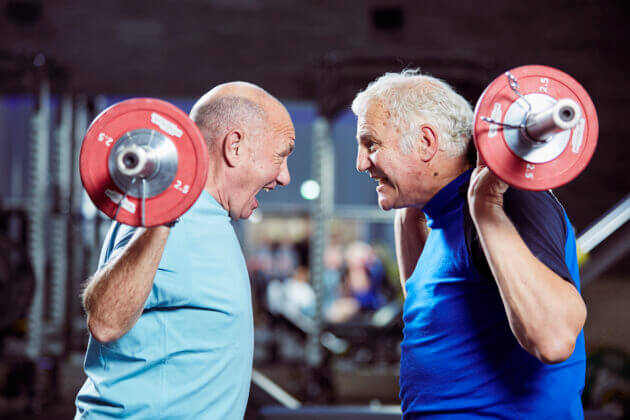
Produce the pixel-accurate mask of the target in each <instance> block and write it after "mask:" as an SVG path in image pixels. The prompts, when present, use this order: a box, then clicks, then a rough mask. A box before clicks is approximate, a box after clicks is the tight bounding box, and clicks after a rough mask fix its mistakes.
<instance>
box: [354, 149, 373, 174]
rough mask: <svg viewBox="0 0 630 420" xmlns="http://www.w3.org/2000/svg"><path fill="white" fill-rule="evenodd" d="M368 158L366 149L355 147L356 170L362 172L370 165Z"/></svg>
mask: <svg viewBox="0 0 630 420" xmlns="http://www.w3.org/2000/svg"><path fill="white" fill-rule="evenodd" d="M370 165H371V164H370V160H369V159H368V156H367V150H365V149H363V148H362V147H358V148H357V171H359V172H364V171H367V170H368V168H369V167H370Z"/></svg>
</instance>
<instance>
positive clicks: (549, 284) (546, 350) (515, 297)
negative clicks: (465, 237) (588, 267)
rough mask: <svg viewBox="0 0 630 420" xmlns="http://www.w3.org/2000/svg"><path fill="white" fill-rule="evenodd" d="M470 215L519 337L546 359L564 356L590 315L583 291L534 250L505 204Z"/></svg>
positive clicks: (522, 343) (534, 351)
mask: <svg viewBox="0 0 630 420" xmlns="http://www.w3.org/2000/svg"><path fill="white" fill-rule="evenodd" d="M471 215H472V218H473V221H474V223H475V226H476V228H477V232H478V234H479V237H480V240H481V246H482V248H483V251H484V254H485V255H486V259H487V261H488V264H489V266H490V269H491V271H492V274H493V276H494V278H495V281H496V283H497V286H498V289H499V293H500V295H501V299H502V301H503V305H504V307H505V311H506V314H507V317H508V321H509V324H510V328H511V329H512V332H513V333H514V335H515V337H516V339H517V340H518V342H519V343H520V344H521V346H522V347H523V348H524V349H525V350H527V351H528V352H529V353H531V354H532V355H534V356H536V357H537V358H539V359H540V360H541V361H543V362H545V363H556V362H560V361H563V360H565V359H566V358H568V357H569V356H570V355H571V354H572V353H573V348H574V346H575V341H576V338H577V335H578V334H579V333H580V331H581V330H582V327H583V325H584V322H585V319H586V307H585V305H584V301H583V300H582V298H581V296H580V294H579V293H578V291H577V290H576V288H575V287H574V286H573V285H572V284H570V283H569V282H568V281H566V280H565V279H563V278H561V277H560V276H558V275H557V274H556V273H555V272H553V271H552V270H551V269H549V268H548V267H547V266H546V265H544V264H543V263H542V262H541V261H540V260H538V259H537V258H536V257H535V256H534V255H533V254H532V253H531V251H530V250H529V249H528V248H527V245H526V244H525V243H524V241H523V240H522V239H521V237H520V235H519V234H518V232H517V230H516V228H515V227H514V225H513V224H512V222H511V221H510V220H509V218H508V217H507V215H506V214H505V212H504V211H503V208H502V207H500V206H497V205H492V204H489V205H488V206H484V207H482V209H477V210H473V211H472V212H471Z"/></svg>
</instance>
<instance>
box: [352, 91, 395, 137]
mask: <svg viewBox="0 0 630 420" xmlns="http://www.w3.org/2000/svg"><path fill="white" fill-rule="evenodd" d="M390 118H391V114H390V112H389V110H388V108H387V106H386V105H385V103H384V102H383V101H381V100H380V99H372V100H371V101H370V102H368V103H367V104H366V106H365V109H363V110H362V111H361V112H359V115H357V137H360V136H361V135H362V134H363V133H373V132H374V131H375V130H377V129H378V128H379V126H386V125H387V124H388V123H389V119H390Z"/></svg>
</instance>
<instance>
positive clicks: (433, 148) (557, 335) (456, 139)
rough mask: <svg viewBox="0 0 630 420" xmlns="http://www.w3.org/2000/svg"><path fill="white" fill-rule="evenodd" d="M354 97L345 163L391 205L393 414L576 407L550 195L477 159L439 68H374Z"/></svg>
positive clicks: (573, 315) (575, 285)
mask: <svg viewBox="0 0 630 420" xmlns="http://www.w3.org/2000/svg"><path fill="white" fill-rule="evenodd" d="M352 110H353V111H354V113H355V114H356V115H357V116H358V122H357V139H358V154H357V160H356V166H357V169H358V170H359V171H361V172H367V173H368V174H369V175H370V177H371V178H373V179H374V180H375V181H376V182H377V183H378V186H377V187H376V192H377V193H378V203H379V205H380V207H381V208H383V209H384V210H390V209H398V210H397V211H396V215H395V216H396V217H395V226H394V228H395V237H396V254H397V260H398V265H399V268H400V275H401V282H402V286H403V290H404V293H405V296H406V299H405V304H404V311H403V319H404V323H405V326H404V339H403V342H402V344H401V362H400V398H401V401H402V410H403V418H404V419H415V418H423V419H425V418H427V419H441V418H448V419H458V418H462V419H475V418H484V419H487V418H504V419H545V418H549V419H556V420H557V419H579V418H583V411H582V405H581V393H582V389H583V387H584V375H585V352H584V336H583V332H582V328H583V325H584V321H585V319H586V308H585V305H584V301H583V300H582V297H581V295H580V284H579V278H578V269H577V259H576V250H575V238H574V236H573V231H572V228H571V224H570V222H569V220H568V218H567V215H566V213H565V211H564V209H563V208H562V206H561V205H560V203H559V202H558V201H557V200H556V198H555V197H554V196H553V195H552V193H551V192H550V191H544V192H531V191H521V190H517V189H516V188H512V187H509V188H508V186H507V185H506V184H504V183H503V182H502V181H500V180H499V179H498V178H497V177H496V176H494V175H493V174H492V173H491V172H490V171H489V169H488V168H487V167H486V166H485V165H483V162H479V163H477V165H476V167H475V164H474V162H471V161H472V160H474V159H471V158H469V156H470V153H468V152H469V149H470V148H471V147H474V146H473V145H472V144H471V143H472V142H471V134H472V110H471V107H470V105H469V104H468V103H467V102H466V100H464V99H463V98H462V97H461V96H460V95H458V94H457V93H455V92H454V91H453V89H452V88H451V87H450V86H448V85H447V84H446V83H444V82H443V81H441V80H438V79H435V78H433V77H431V76H428V75H423V74H420V73H419V72H418V71H415V70H405V71H403V72H402V73H400V74H397V73H388V74H385V75H383V76H382V77H380V78H379V79H377V80H376V81H374V82H373V83H371V84H370V85H369V86H368V87H367V88H366V89H365V90H364V91H362V92H360V93H359V94H358V95H357V97H356V98H355V100H354V102H353V104H352ZM473 152H474V150H473Z"/></svg>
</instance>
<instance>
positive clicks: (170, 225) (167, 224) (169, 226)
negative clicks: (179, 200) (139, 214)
mask: <svg viewBox="0 0 630 420" xmlns="http://www.w3.org/2000/svg"><path fill="white" fill-rule="evenodd" d="M177 223H179V218H178V219H175V220H173V221H170V222H168V223H164V224H163V225H162V226H164V227H167V228H169V229H170V228H172V227H174V226H175V225H176V224H177Z"/></svg>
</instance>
